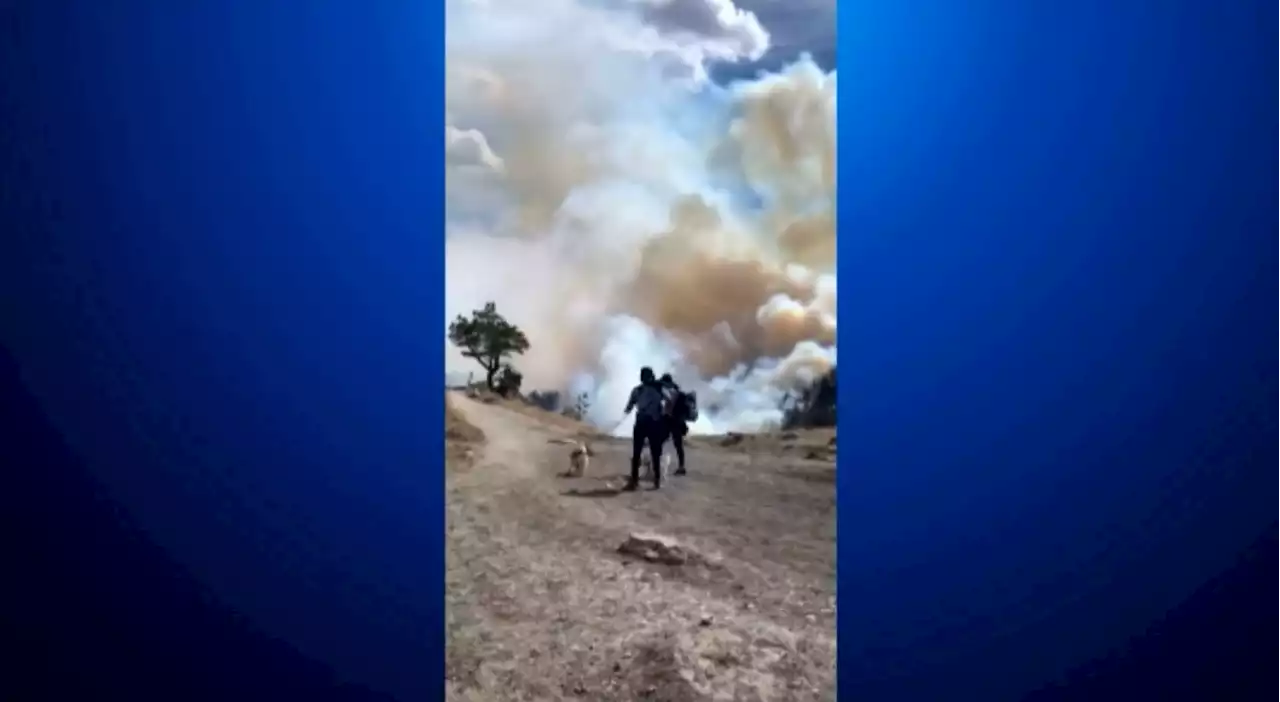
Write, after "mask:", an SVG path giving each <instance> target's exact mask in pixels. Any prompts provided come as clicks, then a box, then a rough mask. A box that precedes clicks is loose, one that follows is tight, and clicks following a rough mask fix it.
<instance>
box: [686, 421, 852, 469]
mask: <svg viewBox="0 0 1280 702" xmlns="http://www.w3.org/2000/svg"><path fill="white" fill-rule="evenodd" d="M690 443H691V444H692V445H695V446H700V447H715V448H718V449H721V450H724V451H731V452H734V453H743V454H751V455H768V456H779V457H793V458H803V459H805V460H810V461H826V462H828V463H835V460H836V430H835V429H834V428H819V429H796V430H793V431H780V432H769V433H765V434H736V433H730V434H725V435H723V436H699V437H692V438H691V439H690Z"/></svg>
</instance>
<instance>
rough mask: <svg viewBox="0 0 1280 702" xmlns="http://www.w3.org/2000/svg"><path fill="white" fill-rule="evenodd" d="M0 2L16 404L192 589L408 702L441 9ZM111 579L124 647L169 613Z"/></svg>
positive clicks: (432, 368)
mask: <svg viewBox="0 0 1280 702" xmlns="http://www.w3.org/2000/svg"><path fill="white" fill-rule="evenodd" d="M9 4H10V5H11V3H9ZM0 12H3V13H5V29H6V34H5V37H6V38H5V40H4V41H5V51H6V54H5V55H3V56H0V65H3V66H4V69H5V72H6V74H7V80H6V83H7V85H8V87H9V89H8V90H6V91H5V93H4V100H5V103H6V104H5V105H4V107H5V108H6V109H5V114H7V115H9V122H10V123H9V124H6V125H3V126H4V127H6V129H5V130H4V131H5V133H6V137H7V139H8V140H9V142H10V143H9V144H8V146H9V148H11V149H16V150H17V152H18V158H17V159H15V164H16V165H14V166H12V169H13V170H11V171H8V172H6V173H5V178H6V180H5V182H6V183H8V184H9V185H8V188H7V192H10V193H15V192H20V194H14V195H12V196H11V197H10V198H9V203H7V204H14V205H17V206H19V207H20V208H22V209H23V226H22V227H21V228H19V229H17V230H16V231H13V232H10V233H6V235H5V237H6V241H5V244H6V248H9V247H15V246H16V254H17V255H6V256H0V260H3V264H0V281H2V282H0V290H2V292H3V298H0V299H3V300H5V301H6V304H5V305H4V306H3V314H4V319H3V321H4V323H5V324H4V326H5V331H6V332H7V333H6V336H5V338H4V342H5V344H6V346H8V347H9V349H10V351H11V352H12V354H13V355H14V357H15V358H16V359H17V362H18V363H19V365H20V366H21V370H22V373H23V376H24V380H25V381H26V386H27V387H28V388H29V389H30V390H31V391H32V392H33V393H34V394H35V395H36V396H37V397H38V399H39V400H40V402H41V403H42V406H43V408H44V411H45V412H47V413H48V414H49V416H50V417H51V418H52V419H53V420H54V421H55V422H56V424H57V426H58V429H59V430H60V431H61V432H62V433H63V435H64V436H65V437H66V440H67V441H68V443H69V444H70V446H71V448H72V449H73V450H74V451H76V452H77V453H78V454H79V455H80V456H82V457H84V459H85V460H86V461H87V462H88V463H89V464H90V468H91V469H92V472H93V477H94V479H95V480H97V481H98V482H99V483H100V485H101V488H102V494H103V496H104V497H105V498H107V499H110V500H113V501H116V502H117V503H118V504H119V505H120V506H121V507H122V510H121V511H122V512H123V514H124V515H125V516H127V517H128V518H129V519H130V520H131V522H132V523H133V524H134V525H135V526H136V528H137V529H138V530H141V531H142V532H144V533H145V534H146V536H147V538H148V539H150V540H152V541H154V542H155V543H156V544H158V545H159V546H160V547H162V548H163V549H165V551H167V553H168V555H169V556H170V557H171V558H173V559H174V560H175V561H176V562H177V565H179V566H181V567H182V568H183V569H184V570H185V571H186V572H187V573H188V574H189V575H190V577H191V578H192V579H193V580H194V581H195V582H198V583H200V584H201V586H202V587H203V588H204V591H205V592H206V594H207V596H208V597H209V598H212V599H215V600H217V601H219V602H220V603H222V604H223V605H225V606H227V607H229V608H232V609H234V610H236V611H237V612H238V613H239V616H241V617H242V618H243V619H244V620H246V621H247V622H249V623H250V625H251V626H252V627H253V628H255V629H257V630H259V631H261V632H262V633H263V634H265V635H269V636H272V637H279V638H281V639H283V640H285V641H287V642H288V643H289V644H290V645H292V646H294V647H296V649H297V650H298V651H299V652H300V653H301V654H302V655H304V656H306V657H309V658H314V659H317V660H321V661H324V662H326V663H327V664H329V665H330V666H332V668H333V672H334V675H335V676H336V677H337V678H338V679H340V680H351V681H356V682H361V683H367V684H368V685H369V686H371V687H373V688H375V689H379V690H384V691H386V692H389V693H392V694H395V695H397V697H400V698H403V699H432V698H433V697H434V695H433V694H432V693H434V692H437V691H441V690H443V677H444V674H443V671H444V661H443V641H444V630H443V614H442V611H441V609H442V606H443V601H444V581H443V567H444V552H443V539H444V509H443V500H444V489H443V487H444V483H443V480H444V478H443V471H442V470H441V461H442V457H443V436H442V430H441V427H442V426H443V401H444V400H443V397H444V396H443V390H442V385H443V377H442V369H443V367H444V365H443V364H444V361H443V356H442V352H443V349H442V341H443V334H444V320H443V287H444V283H443V261H442V257H443V241H442V234H441V223H442V221H443V198H444V193H443V182H442V179H441V169H442V165H441V164H443V159H444V153H443V140H442V138H441V134H442V132H443V124H444V123H443V120H444V108H443V90H442V83H443V75H444V72H443V71H444V69H443V48H442V46H443V42H442V23H443V8H442V7H440V6H435V5H434V4H433V3H406V2H374V3H367V2H326V3H305V9H304V5H303V4H298V3H294V2H267V3H259V2H199V3H196V2H175V3H168V2H79V3H72V2H51V3H26V4H23V5H21V6H19V7H15V8H12V9H6V10H0ZM13 188H20V189H21V190H20V191H14V190H13ZM11 251H12V249H11ZM70 518H74V517H70ZM81 548H83V549H86V553H81V554H79V555H80V556H81V557H85V558H88V557H91V556H92V554H93V548H92V547H91V546H82V547H81ZM100 560H105V561H107V562H105V563H102V562H100V563H98V565H97V568H96V569H95V570H90V571H87V572H85V573H84V575H83V577H84V578H91V579H95V580H99V579H100V580H101V581H102V582H103V583H104V585H103V587H106V585H105V583H106V581H107V580H109V579H111V578H117V576H118V572H119V571H126V572H127V571H128V570H130V569H132V568H134V567H135V566H134V564H132V563H130V562H114V561H112V560H107V559H100ZM95 580H86V581H84V582H94V581H95ZM138 580H139V582H141V581H142V578H141V577H138ZM112 582H118V583H119V585H118V586H119V588H120V590H121V594H120V598H121V599H120V601H119V602H117V603H116V604H115V607H116V608H131V609H132V610H133V611H135V612H136V617H135V619H136V621H135V622H134V623H133V625H132V628H136V629H147V628H148V627H151V628H156V630H157V631H168V630H167V629H163V627H164V624H162V623H155V624H153V623H150V622H149V621H148V620H149V619H152V618H156V619H163V618H172V617H177V616H187V615H185V614H184V615H178V614H175V613H174V612H172V611H168V610H163V609H159V608H154V607H152V606H151V602H152V601H153V600H154V598H156V594H155V592H153V591H151V590H148V589H144V588H142V587H140V586H131V584H130V583H129V581H128V580H127V579H119V580H118V581H117V580H112ZM135 590H136V592H135ZM92 626H93V625H92V623H88V624H86V625H85V627H84V628H92ZM157 627H158V628H157ZM164 635H165V636H173V637H177V638H174V639H173V640H171V641H167V642H166V643H163V644H160V645H159V646H160V648H162V649H163V648H169V649H181V648H184V647H186V648H190V647H192V646H197V647H198V646H199V644H195V643H192V642H191V641H189V640H188V639H195V638H199V637H202V636H205V634H203V633H201V631H200V630H196V629H193V630H192V631H190V632H188V633H187V634H186V636H185V637H184V636H183V634H182V633H181V631H178V632H170V633H167V634H164ZM157 636H158V635H157ZM124 645H125V644H124V643H123V642H121V643H119V644H118V646H120V647H123V646H124ZM138 645H139V646H156V645H157V644H156V642H155V641H152V642H150V643H147V642H143V643H139V644H138ZM211 650H217V649H212V647H211ZM100 655H103V656H105V655H107V654H106V653H102V654H100ZM173 655H174V656H175V657H177V656H178V654H177V653H174V654H173ZM192 655H194V656H199V655H200V653H199V652H197V653H194V654H192ZM211 655H220V654H218V653H212V654H211ZM211 665H217V664H216V663H215V664H211ZM223 665H224V666H225V667H228V668H232V669H234V668H236V667H237V666H239V665H242V663H240V662H231V661H229V662H227V663H225V664H223ZM164 667H165V666H164V665H156V666H155V669H154V670H153V671H152V672H151V674H156V675H159V674H163V668H164ZM228 674H229V673H228ZM264 676H265V674H264ZM216 677H217V676H215V678H216ZM263 684H264V685H266V684H267V683H266V681H265V680H264V683H263ZM185 694H186V693H185V692H184V694H180V695H178V696H174V697H172V698H173V699H192V698H191V697H188V696H185ZM233 697H234V695H228V696H227V697H224V699H229V698H233ZM295 698H296V699H310V698H309V697H307V696H305V695H302V696H298V695H296V694H288V695H284V696H283V697H281V699H295Z"/></svg>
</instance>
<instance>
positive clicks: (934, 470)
mask: <svg viewBox="0 0 1280 702" xmlns="http://www.w3.org/2000/svg"><path fill="white" fill-rule="evenodd" d="M839 11H840V17H839V24H840V26H839V35H838V36H839V40H840V50H839V61H840V112H839V119H840V123H839V135H840V154H839V158H840V210H839V212H840V214H839V217H840V219H839V225H840V239H839V261H840V271H839V276H840V285H841V288H840V292H841V297H840V340H841V343H842V346H841V366H840V392H841V396H840V435H841V442H840V472H839V491H840V502H839V519H840V524H839V577H840V582H839V596H840V600H839V615H838V616H839V659H840V681H839V685H840V692H841V699H859V700H871V699H875V700H880V699H883V700H940V699H966V700H967V699H973V700H999V699H1013V698H1015V697H1016V695H1017V694H1018V693H1020V692H1022V691H1025V690H1028V689H1030V688H1032V687H1035V686H1036V685H1037V684H1039V683H1042V682H1043V681H1046V680H1048V679H1051V678H1054V677H1057V676H1061V675H1063V674H1064V673H1065V672H1066V671H1067V670H1068V669H1070V668H1072V667H1073V666H1076V665H1079V664H1081V663H1083V662H1085V661H1086V660H1087V659H1089V658H1090V657H1092V656H1097V655H1100V654H1102V653H1103V652H1104V651H1106V650H1108V649H1117V650H1118V649H1121V648H1122V647H1124V646H1125V645H1126V643H1127V639H1128V638H1129V637H1131V636H1133V635H1135V634H1137V633H1138V632H1140V631H1141V630H1143V629H1145V628H1146V627H1148V626H1150V625H1151V624H1153V623H1155V622H1157V621H1158V620H1160V619H1161V618H1162V617H1163V616H1164V614H1165V612H1166V610H1168V609H1170V608H1171V607H1173V606H1174V605H1176V604H1178V603H1179V601H1181V600H1182V599H1184V598H1186V597H1187V596H1188V595H1190V594H1191V593H1192V591H1193V590H1195V589H1196V588H1197V586H1199V585H1200V584H1201V583H1202V582H1203V581H1205V580H1207V579H1208V578H1210V577H1211V576H1213V575H1214V574H1216V573H1217V572H1219V571H1221V570H1223V569H1225V568H1226V567H1227V566H1228V565H1230V564H1231V562H1232V560H1233V559H1235V558H1236V557H1237V556H1238V554H1239V552H1241V551H1242V550H1244V549H1245V548H1246V547H1247V546H1249V545H1250V542H1251V541H1253V540H1254V539H1255V538H1257V536H1258V535H1259V534H1260V533H1263V532H1268V531H1269V532H1270V533H1271V534H1272V535H1273V538H1274V533H1275V520H1276V511H1275V509H1276V507H1275V505H1276V503H1275V501H1274V500H1275V499H1276V498H1275V495H1276V483H1275V480H1276V473H1275V470H1276V469H1275V466H1276V465H1277V462H1276V454H1275V450H1276V445H1277V437H1276V433H1275V432H1276V426H1277V416H1276V395H1275V388H1276V358H1277V354H1276V345H1275V344H1276V331H1277V330H1276V326H1275V321H1276V316H1275V307H1274V301H1275V294H1276V278H1275V277H1274V273H1275V271H1276V261H1277V250H1276V241H1277V239H1276V223H1277V219H1276V217H1277V201H1276V190H1275V180H1274V175H1275V163H1276V162H1275V154H1276V153H1277V143H1276V126H1275V124H1276V122H1275V115H1276V113H1275V105H1276V85H1277V80H1276V73H1275V65H1276V63H1275V57H1276V55H1277V54H1276V45H1275V41H1274V37H1275V30H1274V28H1275V26H1276V16H1275V5H1274V3H1271V4H1268V3H1264V2H1189V1H1188V2H1163V3H1147V2H1136V1H1128V0H1108V1H1106V2H1076V3H1030V2H998V1H990V0H977V1H975V2H963V3H958V2H931V1H929V0H907V1H905V2H896V3H867V2H853V3H842V4H841V5H840V7H839ZM1272 550H1273V551H1274V547H1273V549H1272ZM1272 571H1274V568H1273V569H1272ZM1273 577H1274V576H1273ZM1272 590H1274V587H1273V588H1272ZM1269 599H1270V602H1267V607H1274V604H1273V602H1274V597H1271V598H1269ZM1272 614H1274V610H1273V609H1267V610H1261V611H1258V612H1257V617H1258V621H1259V622H1261V623H1260V624H1259V625H1258V626H1260V627H1265V628H1266V631H1267V634H1268V636H1267V638H1268V639H1271V638H1274V637H1273V636H1271V634H1270V627H1271V624H1270V622H1271V621H1272V618H1273V617H1272V616H1271V615H1272ZM1219 635H1220V633H1219ZM1224 643H1225V642H1222V641H1214V640H1213V639H1206V640H1205V641H1204V644H1203V645H1204V646H1205V647H1212V646H1214V645H1224ZM1272 652H1273V653H1274V649H1272ZM1194 663H1195V662H1194V661H1192V662H1187V661H1183V662H1175V661H1168V662H1167V665H1166V666H1165V668H1164V671H1163V673H1162V674H1164V675H1169V676H1172V675H1174V674H1175V673H1176V672H1178V671H1177V668H1178V666H1179V665H1194ZM1147 683H1148V687H1147V689H1146V690H1145V691H1144V690H1141V689H1139V690H1137V692H1143V693H1144V694H1143V695H1142V698H1148V699H1166V698H1164V697H1161V696H1160V695H1159V694H1156V693H1155V691H1154V690H1153V689H1152V687H1153V686H1154V685H1155V681H1153V680H1149V681H1147ZM1182 692H1183V693H1184V694H1187V693H1190V692H1191V691H1189V690H1183V691H1182ZM1260 692H1262V693H1264V696H1265V695H1273V694H1274V688H1272V689H1271V690H1270V691H1265V690H1260ZM1192 698H1194V697H1192ZM1268 698H1269V697H1268ZM1223 699H1226V697H1223Z"/></svg>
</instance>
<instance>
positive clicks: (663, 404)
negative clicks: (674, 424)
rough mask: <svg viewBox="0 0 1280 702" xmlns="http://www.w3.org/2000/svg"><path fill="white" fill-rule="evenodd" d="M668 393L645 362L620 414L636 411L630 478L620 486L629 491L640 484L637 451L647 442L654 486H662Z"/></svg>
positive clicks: (639, 452) (655, 487)
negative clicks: (624, 484)
mask: <svg viewBox="0 0 1280 702" xmlns="http://www.w3.org/2000/svg"><path fill="white" fill-rule="evenodd" d="M668 405H669V396H668V394H667V393H666V392H665V391H664V388H663V386H662V384H661V383H659V382H658V379H657V378H656V377H655V376H654V374H653V369H652V368H649V367H648V366H646V367H644V368H641V369H640V384H639V385H637V386H635V387H634V388H632V390H631V397H630V398H629V399H628V400H627V408H626V409H625V410H623V412H622V413H623V415H628V414H631V410H633V409H634V410H635V411H636V423H635V427H634V428H633V429H632V430H631V479H630V480H628V481H627V485H626V487H624V488H623V490H627V491H632V490H635V489H636V488H638V487H639V486H640V454H641V452H642V451H644V445H645V444H646V443H648V444H649V457H650V458H651V459H652V460H653V489H654V490H657V489H659V488H661V487H662V468H661V466H662V445H663V444H664V443H666V440H667V436H666V430H667V422H666V414H667V408H668Z"/></svg>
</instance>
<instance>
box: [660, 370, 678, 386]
mask: <svg viewBox="0 0 1280 702" xmlns="http://www.w3.org/2000/svg"><path fill="white" fill-rule="evenodd" d="M662 384H663V385H675V384H676V379H675V378H672V377H671V374H670V373H663V374H662Z"/></svg>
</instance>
